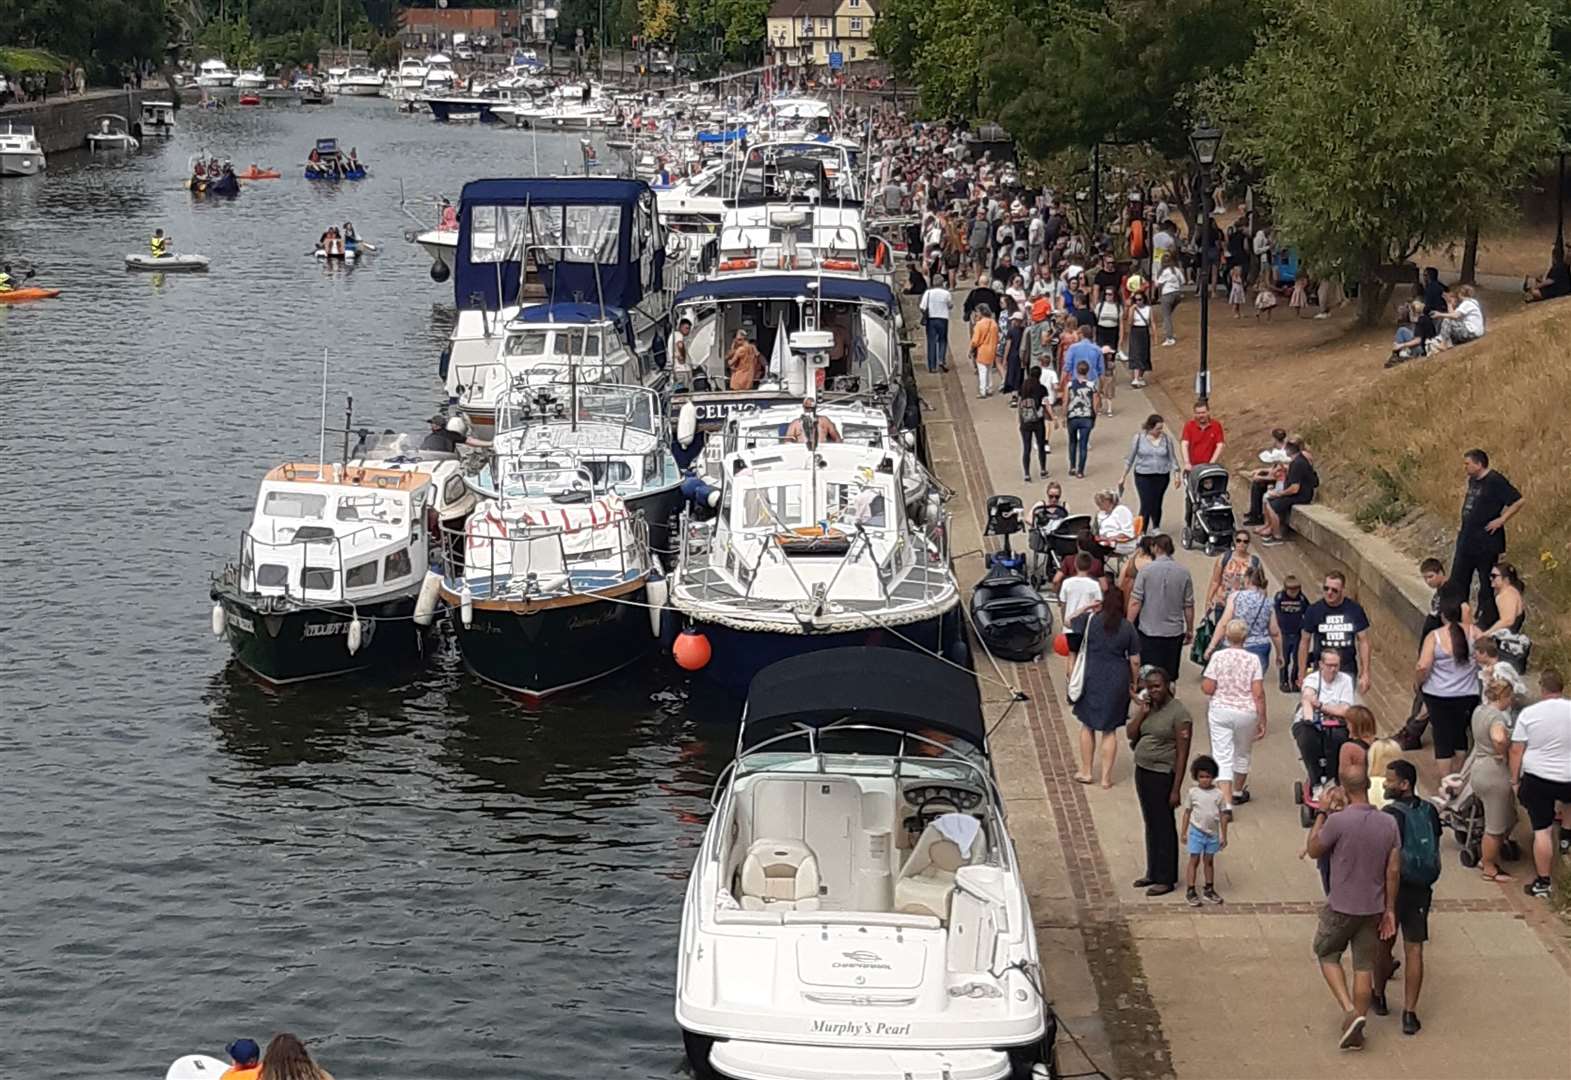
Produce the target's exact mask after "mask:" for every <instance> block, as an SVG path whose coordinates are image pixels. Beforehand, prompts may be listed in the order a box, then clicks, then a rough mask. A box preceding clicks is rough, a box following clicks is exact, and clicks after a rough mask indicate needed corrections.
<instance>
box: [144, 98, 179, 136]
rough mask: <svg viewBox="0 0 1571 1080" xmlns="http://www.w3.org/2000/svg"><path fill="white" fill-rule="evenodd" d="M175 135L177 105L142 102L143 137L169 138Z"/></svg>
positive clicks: (164, 102) (170, 102) (168, 102)
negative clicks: (158, 136) (157, 136)
mask: <svg viewBox="0 0 1571 1080" xmlns="http://www.w3.org/2000/svg"><path fill="white" fill-rule="evenodd" d="M174 133H175V103H174V102H172V101H152V100H147V101H143V102H142V136H143V137H144V138H146V137H147V136H150V135H163V136H169V135H173V134H174Z"/></svg>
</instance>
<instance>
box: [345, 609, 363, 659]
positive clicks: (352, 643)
mask: <svg viewBox="0 0 1571 1080" xmlns="http://www.w3.org/2000/svg"><path fill="white" fill-rule="evenodd" d="M363 633H364V631H363V629H362V628H361V625H360V616H359V615H356V616H355V617H354V618H352V619H350V620H349V633H347V634H345V635H344V640H345V642H346V643H347V644H348V646H349V655H350V656H353V655H354V654H355V653H357V652H359V651H360V639H361V635H362V634H363Z"/></svg>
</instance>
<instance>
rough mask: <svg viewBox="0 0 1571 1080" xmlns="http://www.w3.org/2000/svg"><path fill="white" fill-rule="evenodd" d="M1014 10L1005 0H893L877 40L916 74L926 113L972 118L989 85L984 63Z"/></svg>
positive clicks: (898, 66)
mask: <svg viewBox="0 0 1571 1080" xmlns="http://www.w3.org/2000/svg"><path fill="white" fill-rule="evenodd" d="M1048 2H1049V3H1056V2H1057V0H1048ZM1011 10H1012V9H1011V8H1010V7H1009V6H1008V5H1006V4H1004V3H1003V2H1002V0H888V3H886V4H885V6H884V8H883V9H882V11H881V14H880V18H879V20H878V23H877V24H876V25H875V26H874V28H873V43H874V45H875V46H877V48H878V50H879V55H880V56H882V57H884V58H885V59H886V60H889V61H890V62H891V63H892V64H893V65H894V66H895V70H896V71H898V72H900V73H901V74H903V75H905V76H907V77H910V78H915V79H916V81H917V83H918V84H919V85H920V86H921V88H922V110H923V111H924V112H925V113H927V114H929V115H934V116H964V117H972V116H975V115H976V114H977V112H978V109H979V108H980V106H981V103H982V100H983V96H984V94H985V93H986V91H987V90H988V87H989V82H988V78H987V72H985V71H984V67H985V65H986V63H987V61H988V60H989V59H990V58H991V56H992V55H993V54H994V52H995V51H996V50H997V49H999V48H1002V47H1004V45H1003V43H1004V42H1005V41H1006V37H1005V31H1006V28H1008V27H1009V22H1010V12H1011ZM1036 74H1039V73H1033V77H1034V76H1035V75H1036Z"/></svg>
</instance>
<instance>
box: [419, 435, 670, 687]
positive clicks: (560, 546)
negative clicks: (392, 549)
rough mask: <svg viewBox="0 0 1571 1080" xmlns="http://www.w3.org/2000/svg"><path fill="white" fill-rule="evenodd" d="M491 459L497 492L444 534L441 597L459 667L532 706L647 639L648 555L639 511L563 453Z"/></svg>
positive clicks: (641, 648) (635, 653) (637, 653)
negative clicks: (497, 474)
mask: <svg viewBox="0 0 1571 1080" xmlns="http://www.w3.org/2000/svg"><path fill="white" fill-rule="evenodd" d="M499 468H500V470H501V472H502V476H503V483H502V491H501V493H500V497H499V498H497V499H487V500H485V501H483V502H481V503H480V504H479V505H478V506H477V507H476V508H475V511H474V513H473V514H472V515H471V516H470V518H469V523H468V525H467V526H466V527H465V529H464V530H463V531H462V533H461V534H454V533H451V532H450V533H449V534H448V535H449V537H450V541H449V543H448V545H447V550H448V552H449V555H448V556H447V557H446V559H445V561H444V568H443V574H442V583H441V598H442V601H443V602H444V603H446V604H447V605H448V606H450V607H451V608H453V609H454V610H455V611H456V612H457V613H458V617H457V618H456V619H454V620H453V626H454V631H455V632H456V634H457V637H458V648H459V651H460V652H461V653H462V654H463V658H464V664H465V666H467V667H468V668H469V670H470V671H472V672H473V673H474V674H475V675H476V676H478V677H479V678H480V679H482V680H484V681H485V682H488V683H490V684H492V685H493V686H497V687H500V688H501V689H503V690H505V691H507V692H508V693H511V694H514V695H517V696H518V697H520V698H522V699H523V701H524V702H525V704H527V705H531V706H535V705H538V704H539V703H540V702H542V701H544V700H545V699H546V698H548V697H551V696H552V695H555V694H558V693H561V692H562V691H565V690H570V689H573V688H575V687H580V686H584V685H586V684H588V683H590V682H593V681H595V680H596V679H600V678H603V677H605V676H607V675H610V674H611V673H613V672H615V671H618V670H620V669H621V668H623V667H626V666H627V665H628V664H631V663H634V662H636V661H637V660H639V659H640V658H642V657H643V656H644V655H646V654H647V653H648V652H649V651H650V650H651V649H652V648H653V647H654V645H655V642H656V635H657V634H658V631H659V626H658V622H657V621H656V620H654V619H652V618H650V617H649V616H648V615H647V613H646V611H645V608H646V607H648V606H649V601H650V597H649V588H650V582H651V574H652V573H653V572H654V571H655V564H654V561H653V557H652V555H651V554H650V551H649V540H648V536H647V532H646V529H645V525H644V522H643V520H642V518H641V517H638V516H635V515H634V514H632V513H631V512H629V510H628V509H627V505H626V503H625V502H624V501H623V500H622V498H621V497H620V496H618V495H616V494H614V493H613V492H611V491H610V490H608V489H607V488H606V486H605V485H604V484H603V483H598V482H596V480H595V478H594V475H593V473H592V471H591V470H590V469H589V468H587V467H585V466H583V465H580V464H577V463H575V462H574V461H573V460H572V458H571V457H570V456H567V455H564V454H562V453H555V452H546V453H540V454H535V453H519V454H516V455H509V456H508V457H507V458H506V459H505V460H504V461H502V463H501V464H500V466H499ZM459 552H461V554H458V553H459Z"/></svg>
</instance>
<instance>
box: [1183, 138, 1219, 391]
mask: <svg viewBox="0 0 1571 1080" xmlns="http://www.w3.org/2000/svg"><path fill="white" fill-rule="evenodd" d="M1221 145H1222V132H1221V129H1220V128H1214V127H1209V126H1207V125H1206V123H1205V121H1201V122H1200V124H1199V125H1198V126H1197V127H1196V128H1195V129H1194V130H1193V131H1191V132H1190V133H1189V149H1190V150H1192V151H1193V152H1194V155H1195V160H1196V161H1197V162H1199V163H1200V370H1199V371H1198V372H1196V373H1195V396H1196V397H1201V398H1206V397H1210V396H1211V365H1210V356H1209V354H1208V349H1209V346H1210V344H1211V340H1210V339H1211V207H1210V205H1209V200H1210V198H1211V166H1212V165H1214V164H1216V152H1217V149H1218V148H1219V147H1220V146H1221Z"/></svg>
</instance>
